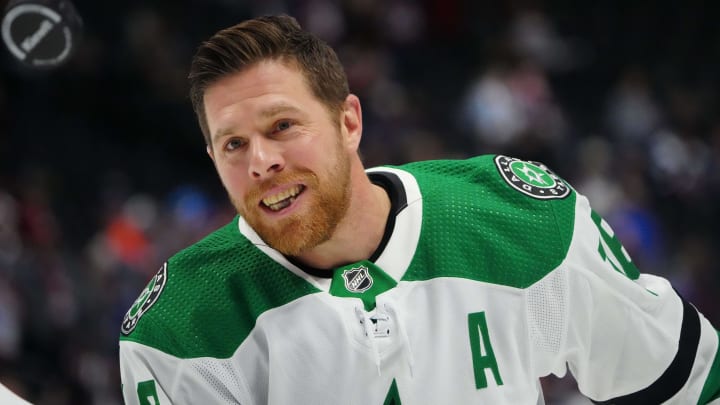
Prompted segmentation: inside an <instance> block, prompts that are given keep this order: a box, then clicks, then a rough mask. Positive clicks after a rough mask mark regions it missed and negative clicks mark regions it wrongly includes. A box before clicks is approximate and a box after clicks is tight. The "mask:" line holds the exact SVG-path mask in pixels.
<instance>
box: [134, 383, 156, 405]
mask: <svg viewBox="0 0 720 405" xmlns="http://www.w3.org/2000/svg"><path fill="white" fill-rule="evenodd" d="M137 394H138V401H139V402H140V405H160V400H159V399H158V394H157V388H155V381H154V380H148V381H141V382H139V383H138V385H137Z"/></svg>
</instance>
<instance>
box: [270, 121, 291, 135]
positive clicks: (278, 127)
mask: <svg viewBox="0 0 720 405" xmlns="http://www.w3.org/2000/svg"><path fill="white" fill-rule="evenodd" d="M292 126H293V123H292V121H290V120H282V121H278V122H277V123H275V127H273V133H275V132H282V131H285V130H287V129H290V127H292Z"/></svg>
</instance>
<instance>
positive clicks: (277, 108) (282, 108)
mask: <svg viewBox="0 0 720 405" xmlns="http://www.w3.org/2000/svg"><path fill="white" fill-rule="evenodd" d="M288 112H290V113H300V109H299V108H297V107H295V106H292V105H290V104H285V103H280V104H275V105H271V106H269V107H267V108H264V109H262V110H260V117H261V118H264V119H268V118H272V117H275V116H277V115H280V114H282V113H288ZM234 131H235V127H234V126H230V127H227V128H219V129H218V130H217V131H216V132H215V134H213V136H212V139H218V138H221V137H223V136H225V135H228V134H231V133H233V132H234Z"/></svg>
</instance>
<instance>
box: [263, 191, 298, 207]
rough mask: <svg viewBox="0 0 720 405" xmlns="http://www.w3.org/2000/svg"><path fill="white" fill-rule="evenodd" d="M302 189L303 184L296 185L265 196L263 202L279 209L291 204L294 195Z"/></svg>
mask: <svg viewBox="0 0 720 405" xmlns="http://www.w3.org/2000/svg"><path fill="white" fill-rule="evenodd" d="M300 191H302V186H300V185H296V186H293V187H290V188H289V189H287V190H285V191H282V192H280V193H277V194H275V195H271V196H269V197H265V198H263V200H262V202H263V204H265V205H266V206H268V207H269V208H270V209H271V210H273V211H277V210H280V209H283V208H285V207H287V206H288V205H290V203H291V202H292V201H293V199H294V197H296V196H297V195H298V194H300Z"/></svg>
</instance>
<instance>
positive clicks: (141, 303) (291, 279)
mask: <svg viewBox="0 0 720 405" xmlns="http://www.w3.org/2000/svg"><path fill="white" fill-rule="evenodd" d="M313 292H315V288H314V287H313V286H311V285H310V284H309V283H307V282H305V281H304V280H302V279H301V278H299V277H297V276H295V275H294V274H293V273H291V272H290V271H288V270H287V269H286V268H284V267H283V266H282V265H280V264H279V263H277V262H275V261H273V260H272V259H270V258H269V257H268V256H267V255H265V254H264V253H262V252H261V251H260V250H259V249H258V248H257V247H256V246H255V245H253V244H252V243H251V242H250V241H249V240H248V239H247V238H245V237H244V236H243V235H242V234H241V233H240V231H239V229H238V218H237V217H236V218H235V219H234V220H233V221H232V222H230V223H229V224H227V225H226V226H224V227H222V228H220V229H218V230H216V231H215V232H213V233H211V234H210V235H208V236H207V237H205V238H204V239H202V240H200V241H199V242H197V243H195V244H194V245H192V246H190V247H188V248H186V249H184V250H182V251H180V252H178V253H177V254H176V255H174V256H173V257H171V258H170V259H169V260H168V261H167V262H166V263H165V264H163V266H162V267H161V268H160V270H159V271H158V273H157V274H156V275H155V276H154V277H153V278H152V279H151V280H150V282H149V283H148V286H147V287H146V288H145V289H144V290H143V291H142V292H141V294H140V296H139V298H138V299H137V300H136V301H135V303H134V304H133V305H132V306H131V307H130V309H129V310H128V312H127V313H126V315H125V317H124V319H123V322H122V326H121V336H120V340H121V341H134V342H137V343H141V344H143V345H146V346H150V347H153V348H155V349H158V350H161V351H163V352H165V353H168V354H171V355H173V356H176V357H180V358H191V357H202V356H209V357H216V358H224V357H228V356H230V355H231V354H232V353H233V352H234V350H235V349H236V348H237V347H238V346H239V344H240V343H241V342H242V341H243V340H244V339H245V337H247V336H248V334H249V333H250V331H251V330H252V328H253V327H254V325H255V321H256V319H257V318H258V316H260V314H262V313H263V312H265V311H267V310H269V309H272V308H275V307H278V306H281V305H284V304H285V303H287V302H290V301H292V300H294V299H296V298H298V297H301V296H303V295H306V294H310V293H313ZM217 330H223V331H225V332H226V333H222V334H218V333H217Z"/></svg>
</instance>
